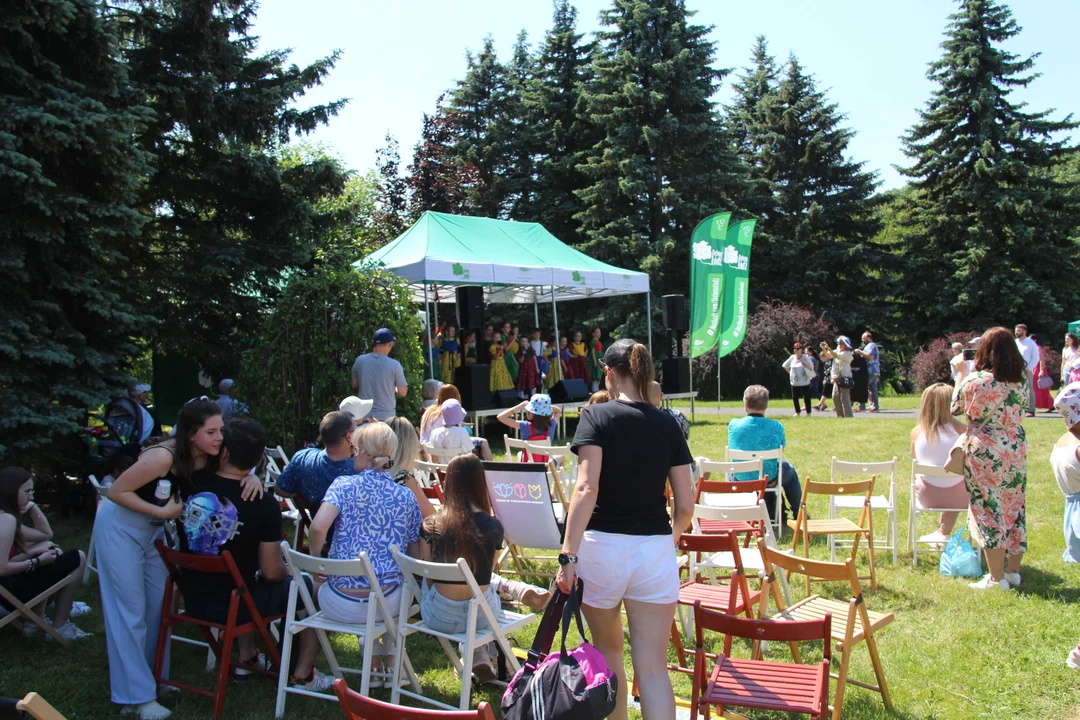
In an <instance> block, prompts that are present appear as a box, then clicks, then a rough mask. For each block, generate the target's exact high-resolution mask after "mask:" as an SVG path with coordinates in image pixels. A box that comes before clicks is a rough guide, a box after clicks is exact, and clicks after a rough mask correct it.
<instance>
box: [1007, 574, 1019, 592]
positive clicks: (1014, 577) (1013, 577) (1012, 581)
mask: <svg viewBox="0 0 1080 720" xmlns="http://www.w3.org/2000/svg"><path fill="white" fill-rule="evenodd" d="M1005 580H1006V582H1008V583H1009V585H1010V586H1011V587H1014V588H1018V587H1020V573H1005Z"/></svg>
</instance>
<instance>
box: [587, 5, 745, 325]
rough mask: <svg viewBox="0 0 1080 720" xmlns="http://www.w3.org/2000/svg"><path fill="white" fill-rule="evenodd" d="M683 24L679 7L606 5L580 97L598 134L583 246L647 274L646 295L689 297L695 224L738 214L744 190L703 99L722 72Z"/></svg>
mask: <svg viewBox="0 0 1080 720" xmlns="http://www.w3.org/2000/svg"><path fill="white" fill-rule="evenodd" d="M691 16H692V13H691V12H689V11H687V9H686V4H685V2H683V0H651V1H647V0H614V3H613V6H612V7H611V8H610V9H608V10H605V11H603V12H602V13H601V22H602V23H603V26H604V29H603V30H601V31H600V32H599V34H598V39H599V43H600V48H599V50H598V53H597V56H596V60H595V64H594V68H593V72H594V74H595V80H594V82H593V83H592V84H591V85H590V86H589V88H588V89H587V91H586V94H585V100H586V105H587V112H588V114H589V115H591V116H592V117H593V118H594V119H595V122H596V123H597V125H598V127H599V130H600V131H601V132H602V133H603V134H604V137H603V139H602V140H601V141H600V142H599V143H598V144H597V145H596V146H595V148H593V150H592V151H591V152H590V154H589V157H588V160H587V162H586V163H584V165H583V170H584V172H585V174H586V176H587V177H588V179H589V183H590V184H589V186H588V187H587V188H585V189H584V190H582V191H581V192H580V193H579V197H580V198H581V200H582V201H583V202H584V204H585V208H584V209H583V210H582V212H581V213H580V214H579V215H578V216H577V217H578V218H579V219H580V220H581V222H582V229H583V231H584V232H585V234H586V236H587V242H586V243H585V244H584V249H585V250H586V251H588V252H589V253H590V254H591V255H593V256H594V257H597V258H599V259H601V260H604V261H605V262H610V263H612V264H615V265H618V266H620V267H625V268H634V269H641V270H644V271H646V272H648V273H649V274H650V276H651V279H652V288H653V292H654V293H664V292H686V291H687V289H688V285H689V255H688V249H689V245H690V242H689V239H690V234H691V232H692V231H693V228H694V226H695V225H696V224H697V223H698V222H699V221H700V220H702V219H703V218H705V217H706V216H708V215H710V214H711V213H714V212H718V211H722V210H738V209H739V201H740V197H741V195H742V194H743V192H744V191H745V181H744V177H745V170H744V167H743V165H742V163H741V162H740V161H739V160H738V158H737V156H736V155H735V154H734V152H733V149H732V145H731V140H730V137H729V136H728V135H727V134H726V133H725V131H724V128H723V127H722V125H721V122H720V120H719V119H718V118H717V116H716V113H715V108H714V105H713V101H712V97H713V96H714V94H715V93H716V90H717V84H718V82H719V81H720V80H721V77H722V75H723V73H722V72H720V71H719V70H717V69H715V68H714V67H713V66H712V62H713V56H714V46H713V44H712V43H711V42H710V41H709V40H708V38H707V37H706V36H707V34H708V32H709V28H707V27H704V26H701V25H694V24H692V23H691V22H690V18H691ZM636 304H637V303H634V305H636ZM622 312H625V308H623V309H622ZM631 312H632V310H631ZM625 318H626V315H625V314H622V316H621V319H623V320H625ZM608 323H609V325H610V324H614V322H613V321H610V320H609V321H608Z"/></svg>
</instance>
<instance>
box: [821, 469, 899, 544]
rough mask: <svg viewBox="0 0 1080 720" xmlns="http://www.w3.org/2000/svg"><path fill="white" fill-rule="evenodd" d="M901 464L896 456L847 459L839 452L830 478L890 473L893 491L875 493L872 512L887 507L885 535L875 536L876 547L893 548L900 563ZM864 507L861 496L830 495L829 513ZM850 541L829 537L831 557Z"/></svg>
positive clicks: (885, 509) (846, 480) (871, 500)
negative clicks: (898, 478)
mask: <svg viewBox="0 0 1080 720" xmlns="http://www.w3.org/2000/svg"><path fill="white" fill-rule="evenodd" d="M898 467H899V464H898V463H897V460H896V457H895V456H894V457H893V459H892V460H887V461H884V462H848V461H846V460H837V459H836V457H835V456H833V459H832V471H831V475H830V478H829V479H830V480H831V481H832V482H837V478H838V477H839V478H840V480H841V481H842V482H851V480H853V479H859V478H866V477H878V478H880V477H881V476H882V475H888V476H889V494H888V495H887V496H886V495H881V494H878V495H873V496H871V498H870V512H871V513H872V512H873V511H875V510H879V511H880V510H884V511H885V513H886V519H887V521H888V522H887V523H886V524H885V536H884V537H882V538H874V548H875V549H877V550H892V563H893V565H896V557H897V552H898V549H899V546H900V541H899V540H897V532H896V530H897V525H898V522H897V519H896V473H897V468H898ZM860 509H862V503H861V502H859V499H858V498H854V497H840V496H836V495H834V496H833V497H831V498H829V517H831V518H832V517H836V514H837V512H838V511H840V510H860ZM846 547H847V543H841V542H839V541H838V540H837V539H836V538H834V537H830V538H829V560H830V561H835V560H836V549H837V548H846Z"/></svg>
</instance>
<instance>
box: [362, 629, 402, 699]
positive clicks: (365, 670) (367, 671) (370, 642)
mask: <svg viewBox="0 0 1080 720" xmlns="http://www.w3.org/2000/svg"><path fill="white" fill-rule="evenodd" d="M362 641H363V643H364V660H363V664H362V665H361V666H360V694H361V695H364V696H367V694H368V691H369V690H370V688H371V660H372V655H374V652H375V643H376V642H377V639H376V638H370V637H365V638H363V639H362ZM394 664H395V665H396V664H397V661H395V662H394Z"/></svg>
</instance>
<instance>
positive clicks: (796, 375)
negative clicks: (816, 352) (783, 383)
mask: <svg viewBox="0 0 1080 720" xmlns="http://www.w3.org/2000/svg"><path fill="white" fill-rule="evenodd" d="M781 367H783V368H784V369H785V370H787V371H788V379H789V380H790V381H791V402H792V403H794V405H795V416H796V417H798V416H799V415H801V414H802V409H801V408H800V407H799V398H802V399H803V404H805V405H806V417H810V381H811V380H813V379H814V378H815V377H817V372H816V371H815V370H814V363H813V361H812V360H810V358H809V357H808V356H807V355H806V353H804V352H803V346H802V343H795V353H794V354H793V355H792V356H791V357H789V358H788V359H787V360H785V361H784V364H783V365H782V366H781Z"/></svg>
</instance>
